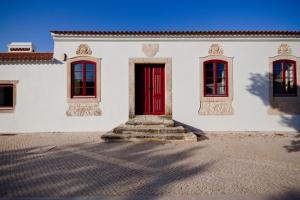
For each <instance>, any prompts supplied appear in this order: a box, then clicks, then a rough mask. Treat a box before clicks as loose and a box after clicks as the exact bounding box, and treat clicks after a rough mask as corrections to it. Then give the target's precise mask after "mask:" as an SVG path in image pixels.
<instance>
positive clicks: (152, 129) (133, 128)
mask: <svg viewBox="0 0 300 200" xmlns="http://www.w3.org/2000/svg"><path fill="white" fill-rule="evenodd" d="M113 132H114V133H123V132H144V133H146V134H149V133H161V134H165V133H184V132H185V129H184V128H183V127H182V126H177V127H159V126H132V125H123V126H122V125H121V126H118V127H116V128H114V130H113Z"/></svg>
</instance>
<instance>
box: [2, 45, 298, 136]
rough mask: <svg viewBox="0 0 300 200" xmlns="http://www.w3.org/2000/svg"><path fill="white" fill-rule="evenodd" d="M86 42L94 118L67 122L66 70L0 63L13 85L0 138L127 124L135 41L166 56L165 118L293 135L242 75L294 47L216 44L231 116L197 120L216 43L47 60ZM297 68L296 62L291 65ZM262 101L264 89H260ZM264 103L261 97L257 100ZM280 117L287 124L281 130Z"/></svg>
mask: <svg viewBox="0 0 300 200" xmlns="http://www.w3.org/2000/svg"><path fill="white" fill-rule="evenodd" d="M80 43H87V44H88V45H89V46H90V47H91V49H92V51H93V54H92V56H94V57H99V58H102V61H101V103H100V107H101V109H102V111H103V114H102V116H95V117H68V116H66V114H65V112H66V110H67V106H68V104H67V102H66V96H67V95H66V91H67V88H66V85H67V83H66V80H67V75H66V64H65V63H62V64H35V65H33V64H23V65H16V64H10V65H3V64H1V65H0V80H19V83H18V84H17V105H16V110H15V112H14V113H0V132H38V131H39V132H40V131H41V132H52V131H55V132H56V131H99V130H103V131H106V130H110V129H112V128H113V127H115V126H117V125H118V124H120V123H124V122H125V121H126V120H127V119H128V110H129V102H128V99H129V97H128V95H129V89H128V58H130V57H145V55H144V53H143V52H142V44H143V43H159V52H158V53H157V55H156V57H171V58H172V75H173V77H172V90H173V118H174V119H175V120H177V121H179V122H182V123H185V124H187V125H190V126H193V127H195V128H198V129H201V130H203V131H294V130H296V129H297V130H300V116H296V115H295V116H279V115H277V116H276V115H269V114H268V113H267V109H268V107H267V105H265V104H264V102H263V100H262V97H259V96H256V95H253V94H252V93H250V92H249V91H248V90H247V89H246V88H247V86H249V85H251V84H252V81H250V80H249V78H250V73H258V74H261V75H265V74H266V73H268V70H269V61H268V58H269V57H272V56H275V55H276V54H277V49H278V47H279V45H280V44H281V43H288V44H289V45H290V47H291V48H292V54H293V55H295V56H298V57H300V41H299V40H298V41H293V42H291V41H284V40H282V41H247V40H244V41H217V43H219V44H221V46H222V47H223V49H224V55H225V56H229V57H234V58H233V84H234V93H233V99H234V100H233V108H234V115H231V116H200V115H199V114H198V110H199V105H200V103H199V101H200V100H199V99H200V95H199V87H200V86H199V57H204V56H207V55H208V49H209V47H210V45H211V44H212V43H216V41H163V40H161V41H146V42H145V41H144V42H143V41H96V40H94V41H91V40H86V41H56V42H55V47H54V53H55V57H56V58H59V57H60V55H61V54H62V53H66V54H67V55H68V57H69V58H70V57H73V56H75V52H76V49H77V47H78V45H79V44H80ZM299 64H300V63H299ZM264 90H265V97H268V87H267V86H266V87H265V88H264ZM263 98H264V97H263ZM283 118H285V119H286V118H287V119H289V118H291V120H290V121H291V122H292V125H289V126H287V125H286V123H285V122H284V119H283Z"/></svg>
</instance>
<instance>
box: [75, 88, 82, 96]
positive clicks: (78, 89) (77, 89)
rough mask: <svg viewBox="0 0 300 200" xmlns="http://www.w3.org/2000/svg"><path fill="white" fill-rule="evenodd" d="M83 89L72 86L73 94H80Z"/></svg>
mask: <svg viewBox="0 0 300 200" xmlns="http://www.w3.org/2000/svg"><path fill="white" fill-rule="evenodd" d="M82 95H83V89H82V88H81V87H74V88H73V96H82Z"/></svg>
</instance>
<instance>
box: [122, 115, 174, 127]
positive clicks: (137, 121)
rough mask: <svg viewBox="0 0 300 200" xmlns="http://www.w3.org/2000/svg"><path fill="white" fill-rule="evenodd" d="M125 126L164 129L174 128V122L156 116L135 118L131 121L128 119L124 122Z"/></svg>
mask: <svg viewBox="0 0 300 200" xmlns="http://www.w3.org/2000/svg"><path fill="white" fill-rule="evenodd" d="M126 124H127V125H135V126H137V125H145V126H153V125H160V126H165V127H172V126H174V121H173V120H171V119H168V118H164V117H157V116H137V117H135V118H133V119H130V120H128V121H127V122H126Z"/></svg>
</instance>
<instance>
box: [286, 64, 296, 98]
mask: <svg viewBox="0 0 300 200" xmlns="http://www.w3.org/2000/svg"><path fill="white" fill-rule="evenodd" d="M284 89H285V93H288V94H293V93H294V92H295V89H296V85H294V65H293V63H285V88H284Z"/></svg>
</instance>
